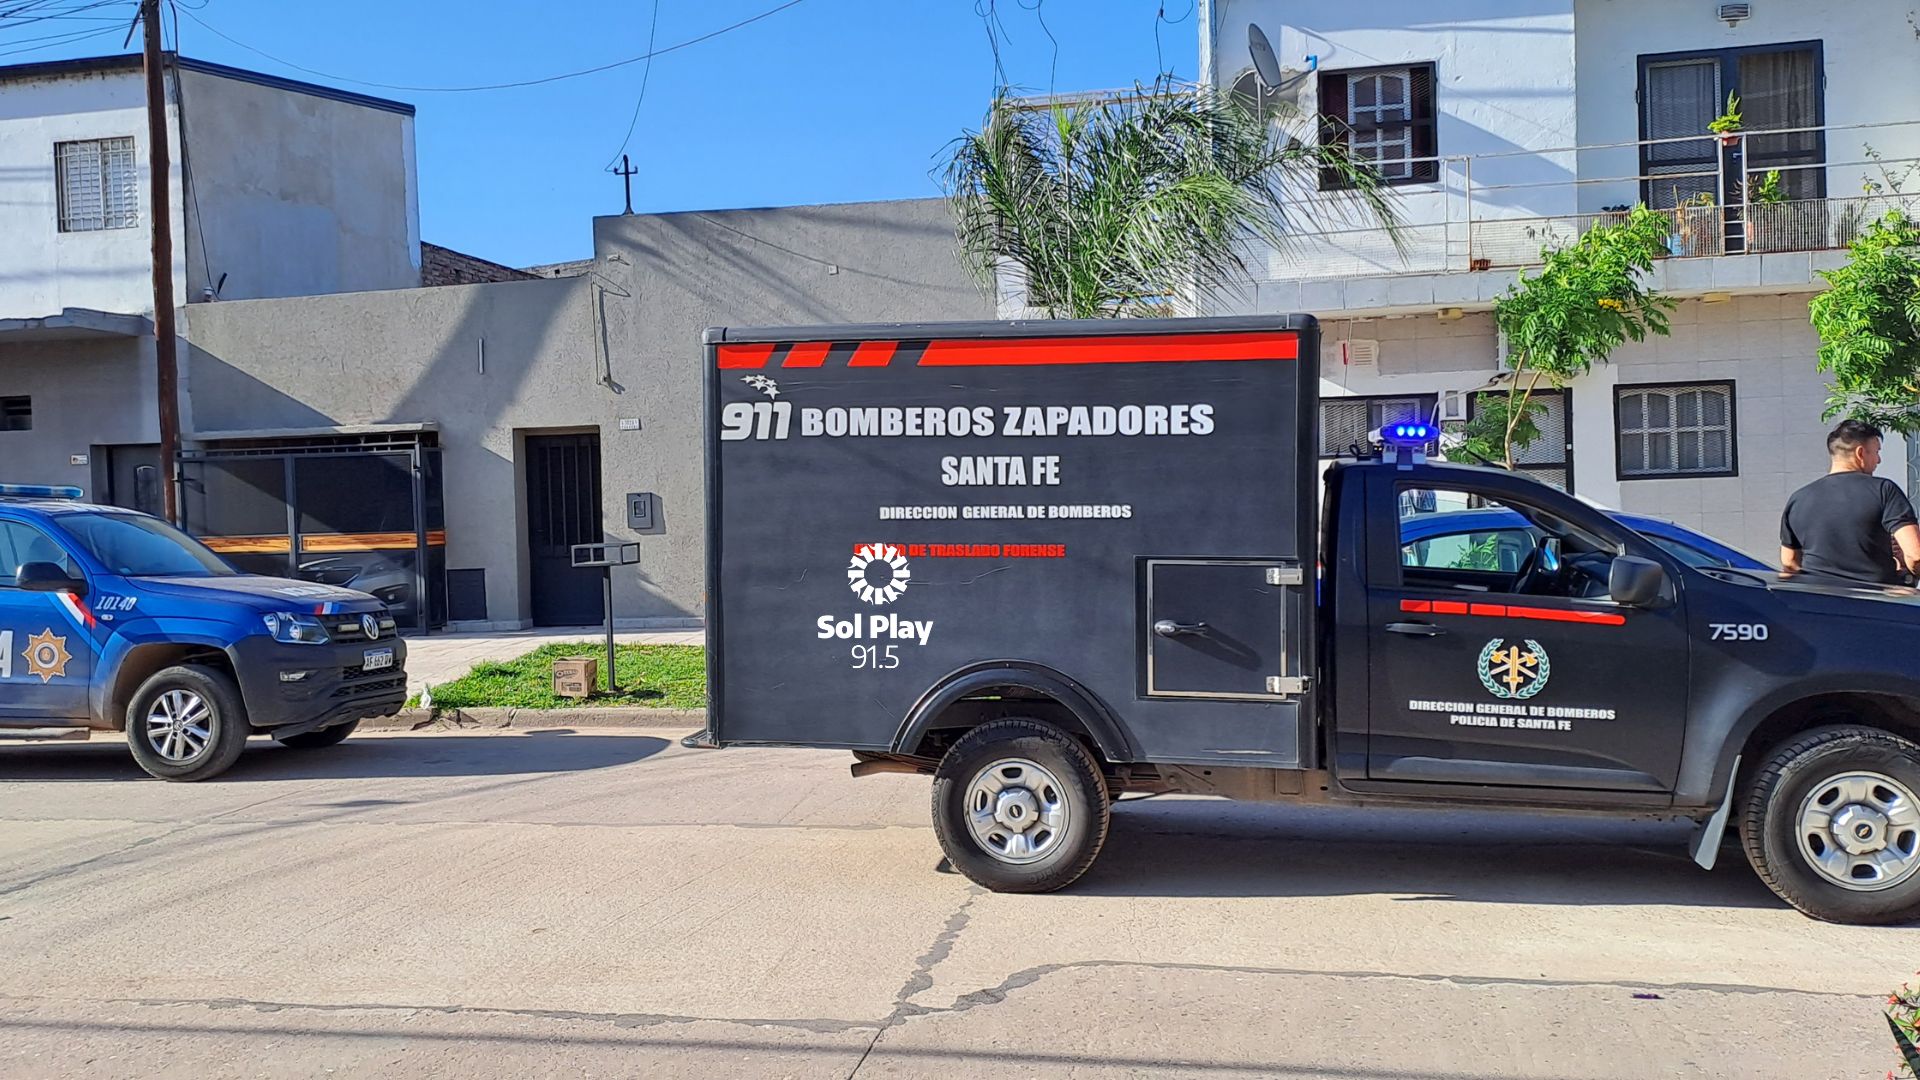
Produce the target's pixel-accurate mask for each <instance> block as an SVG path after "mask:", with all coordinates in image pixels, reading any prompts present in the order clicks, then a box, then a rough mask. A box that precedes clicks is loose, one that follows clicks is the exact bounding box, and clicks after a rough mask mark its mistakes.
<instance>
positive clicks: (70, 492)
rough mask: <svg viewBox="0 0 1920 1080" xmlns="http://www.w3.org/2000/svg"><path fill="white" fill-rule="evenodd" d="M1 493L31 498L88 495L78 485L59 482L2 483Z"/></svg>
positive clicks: (0, 485)
mask: <svg viewBox="0 0 1920 1080" xmlns="http://www.w3.org/2000/svg"><path fill="white" fill-rule="evenodd" d="M0 495H19V496H24V497H26V498H31V499H78V498H82V497H84V496H85V495H86V492H84V491H81V490H80V489H79V488H77V487H66V486H63V485H57V484H0Z"/></svg>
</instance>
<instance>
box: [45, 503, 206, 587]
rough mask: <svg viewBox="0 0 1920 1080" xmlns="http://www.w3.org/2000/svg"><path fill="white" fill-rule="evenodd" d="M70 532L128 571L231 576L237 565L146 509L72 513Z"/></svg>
mask: <svg viewBox="0 0 1920 1080" xmlns="http://www.w3.org/2000/svg"><path fill="white" fill-rule="evenodd" d="M60 525H61V527H62V528H64V529H66V531H67V535H69V536H71V537H73V539H74V541H75V542H76V543H78V544H79V545H80V546H81V547H83V548H85V549H86V551H87V554H89V555H92V556H93V557H94V558H95V559H97V560H99V562H100V565H102V566H104V567H106V568H107V569H108V570H109V571H111V572H113V573H115V574H119V575H121V576H122V577H225V576H228V575H231V574H233V573H234V572H235V571H234V569H233V567H231V566H228V565H227V564H226V563H225V562H223V561H221V558H220V556H218V555H215V554H214V553H213V552H211V551H209V550H207V547H206V545H204V544H202V543H200V541H198V540H195V539H194V538H193V537H191V536H188V535H187V534H186V533H183V532H181V531H180V530H179V529H176V528H174V527H173V526H171V525H169V524H167V523H166V522H164V521H161V520H160V519H159V518H150V517H146V516H145V515H142V514H67V515H63V516H62V518H61V520H60Z"/></svg>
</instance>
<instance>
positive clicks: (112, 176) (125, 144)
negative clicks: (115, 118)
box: [53, 137, 140, 232]
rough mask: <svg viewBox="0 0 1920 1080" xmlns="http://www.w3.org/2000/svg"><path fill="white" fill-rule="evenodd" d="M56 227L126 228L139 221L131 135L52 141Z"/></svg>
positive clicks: (137, 180)
mask: <svg viewBox="0 0 1920 1080" xmlns="http://www.w3.org/2000/svg"><path fill="white" fill-rule="evenodd" d="M53 155H54V165H55V172H56V174H57V181H58V183H59V185H60V231H61V232H93V231H96V230H99V229H131V228H134V227H135V226H137V225H139V224H140V178H139V176H138V170H137V169H136V168H135V165H134V157H133V139H132V138H130V137H128V138H119V139H85V140H82V141H79V142H63V143H55V144H54V147H53Z"/></svg>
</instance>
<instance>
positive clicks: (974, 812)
mask: <svg viewBox="0 0 1920 1080" xmlns="http://www.w3.org/2000/svg"><path fill="white" fill-rule="evenodd" d="M966 814H967V831H969V832H971V833H972V834H973V840H974V843H976V844H979V845H980V848H981V850H983V851H985V852H986V853H987V854H989V855H991V856H993V857H994V858H995V859H998V860H999V861H1001V862H1004V863H1012V864H1014V865H1016V866H1017V865H1021V864H1023V863H1031V862H1037V861H1039V860H1040V859H1044V858H1046V857H1047V856H1048V855H1051V854H1052V853H1053V851H1054V849H1055V848H1058V847H1059V846H1060V844H1061V842H1062V840H1063V839H1064V837H1065V836H1066V833H1067V822H1068V816H1069V815H1068V809H1067V789H1066V787H1065V786H1064V785H1062V784H1061V783H1060V780H1059V778H1057V777H1055V776H1054V775H1053V773H1051V772H1049V771H1048V770H1047V769H1046V768H1044V767H1043V766H1041V765H1039V764H1036V763H1035V762H1032V761H1029V760H1028V759H1026V758H1001V759H1000V760H999V761H996V762H994V763H992V764H991V765H988V766H987V767H986V768H984V769H981V770H980V771H979V772H977V773H975V774H974V776H973V781H972V782H971V783H969V784H968V785H967V805H966Z"/></svg>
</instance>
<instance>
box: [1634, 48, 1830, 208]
mask: <svg viewBox="0 0 1920 1080" xmlns="http://www.w3.org/2000/svg"><path fill="white" fill-rule="evenodd" d="M1823 88H1824V81H1823V76H1822V57H1821V48H1820V45H1819V43H1818V42H1793V43H1788V44H1778V45H1753V46H1747V47H1744V48H1737V49H1713V50H1707V51H1703V52H1695V53H1687V54H1673V53H1666V54H1661V55H1660V56H1657V57H1651V56H1643V57H1641V58H1640V91H1639V101H1640V128H1641V132H1642V137H1643V138H1644V139H1646V140H1648V141H1647V142H1645V143H1643V144H1642V145H1641V147H1640V173H1641V176H1642V177H1643V178H1644V179H1643V181H1642V183H1643V190H1642V195H1641V197H1642V198H1643V199H1645V201H1646V203H1647V205H1649V206H1652V207H1654V208H1655V209H1671V208H1672V207H1675V206H1682V205H1688V204H1689V201H1690V200H1698V199H1701V198H1703V197H1704V198H1706V199H1711V200H1712V201H1713V203H1715V204H1724V203H1727V202H1730V201H1734V200H1736V199H1737V198H1738V197H1739V189H1738V177H1739V174H1740V170H1741V169H1742V168H1744V169H1745V170H1746V171H1747V172H1748V173H1750V174H1759V175H1764V174H1765V173H1766V172H1767V171H1768V170H1771V169H1778V170H1780V183H1781V187H1782V189H1783V190H1784V192H1785V194H1786V197H1787V198H1788V199H1793V200H1799V199H1818V198H1824V197H1825V196H1826V170H1825V169H1823V168H1818V167H1816V166H1819V165H1821V164H1822V163H1824V162H1825V161H1826V137H1825V135H1824V134H1823V133H1821V132H1819V131H1815V130H1810V129H1813V128H1817V127H1819V126H1820V123H1821V117H1822V116H1823V115H1825V105H1824V102H1823V101H1822V96H1823V92H1824V91H1823ZM1728 94H1734V95H1737V96H1738V97H1739V99H1740V112H1741V137H1740V140H1739V142H1738V144H1737V147H1730V146H1722V145H1721V142H1720V140H1719V138H1718V137H1717V136H1715V135H1713V134H1711V133H1710V132H1709V131H1708V130H1707V125H1708V124H1710V123H1712V122H1713V120H1714V118H1715V117H1717V116H1719V115H1720V113H1721V111H1722V110H1723V109H1725V108H1726V106H1727V95H1728ZM1769 132H1774V133H1775V134H1769ZM1723 172H1724V173H1727V174H1728V177H1729V178H1728V179H1727V180H1726V182H1725V183H1724V185H1723V183H1722V178H1721V174H1722V173H1723ZM1722 186H1724V188H1725V190H1716V188H1719V187H1722Z"/></svg>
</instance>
